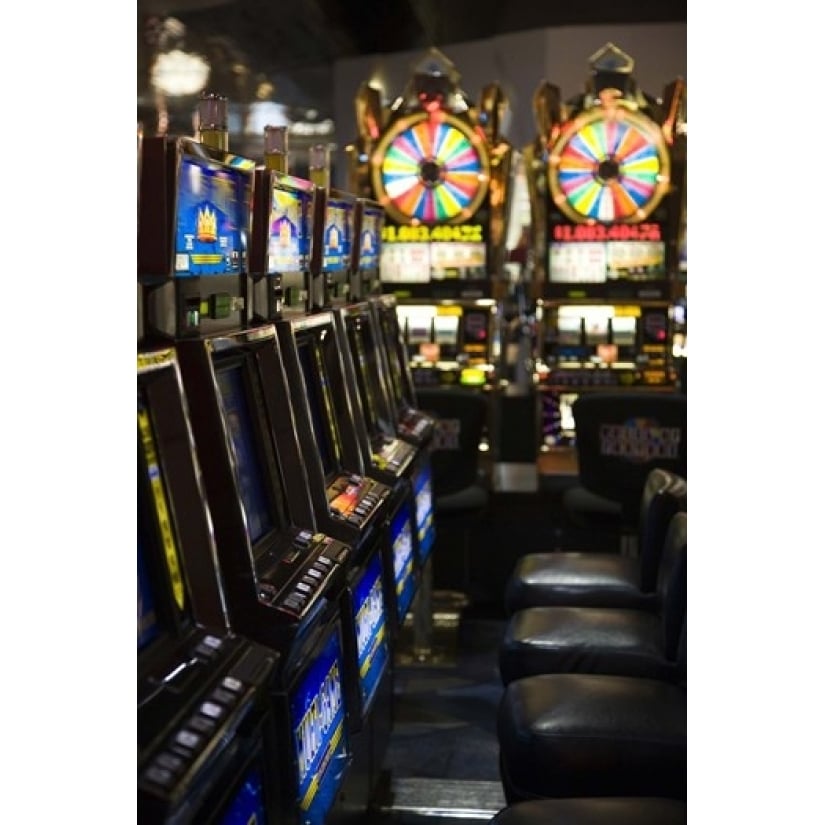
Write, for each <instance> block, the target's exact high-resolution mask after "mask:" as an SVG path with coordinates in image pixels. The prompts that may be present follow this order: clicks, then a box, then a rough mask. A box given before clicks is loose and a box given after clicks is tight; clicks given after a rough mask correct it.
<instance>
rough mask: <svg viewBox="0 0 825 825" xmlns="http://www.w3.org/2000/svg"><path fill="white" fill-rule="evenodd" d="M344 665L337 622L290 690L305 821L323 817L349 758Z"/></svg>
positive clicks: (313, 824)
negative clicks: (343, 676)
mask: <svg viewBox="0 0 825 825" xmlns="http://www.w3.org/2000/svg"><path fill="white" fill-rule="evenodd" d="M342 668H343V665H342V653H341V634H340V630H339V629H338V628H337V627H336V629H335V631H334V632H333V633H331V634H330V635H329V638H328V640H327V642H326V644H325V645H324V647H323V649H322V650H321V651H320V653H319V655H318V656H317V657H316V658H315V659H313V660H312V662H311V664H310V665H309V668H308V669H307V671H306V673H305V674H304V675H303V677H302V678H301V680H300V681H299V683H298V684H297V685H296V687H295V689H294V690H292V691H291V692H290V697H289V706H290V718H291V720H292V735H293V743H294V746H295V756H296V768H297V774H298V795H297V801H298V809H299V812H300V822H301V825H322V823H323V822H324V821H325V819H326V815H327V813H328V812H329V810H330V809H331V808H332V805H333V803H334V801H335V797H336V794H337V793H338V789H339V788H340V786H341V783H342V782H343V779H344V773H345V771H346V768H347V763H348V761H349V758H350V754H349V741H348V739H347V730H346V713H345V709H344V694H343V686H342Z"/></svg>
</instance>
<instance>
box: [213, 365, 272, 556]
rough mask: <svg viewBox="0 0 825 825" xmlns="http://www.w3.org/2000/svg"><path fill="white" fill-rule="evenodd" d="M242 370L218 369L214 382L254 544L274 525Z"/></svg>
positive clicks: (250, 535)
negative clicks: (231, 447) (219, 396)
mask: <svg viewBox="0 0 825 825" xmlns="http://www.w3.org/2000/svg"><path fill="white" fill-rule="evenodd" d="M242 369H243V368H242V367H241V366H234V367H230V368H226V369H220V370H218V372H217V380H218V389H219V390H220V394H221V401H222V403H223V408H224V417H225V420H226V426H227V429H228V430H229V436H230V438H231V440H232V446H233V448H234V451H235V459H236V461H237V470H238V484H239V486H240V490H239V492H240V496H241V503H242V504H243V508H244V512H245V514H246V522H247V527H248V529H249V538H250V540H251V541H253V542H255V541H257V540H258V539H259V538H261V536H263V535H264V534H266V533H267V532H269V531H270V530H271V529H272V528H273V526H274V525H273V520H272V513H271V510H270V507H269V502H268V500H267V493H266V488H265V487H264V476H263V468H262V467H261V463H260V459H259V457H258V451H257V449H256V444H255V438H254V434H253V433H254V430H253V424H252V416H251V414H250V411H249V400H248V397H247V391H246V388H245V387H244V383H243V375H242Z"/></svg>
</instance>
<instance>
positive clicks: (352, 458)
mask: <svg viewBox="0 0 825 825" xmlns="http://www.w3.org/2000/svg"><path fill="white" fill-rule="evenodd" d="M275 327H276V329H277V330H278V337H279V341H280V345H281V349H282V352H283V360H284V367H285V369H286V373H287V380H288V383H289V386H290V388H291V389H292V395H293V405H294V408H295V428H296V432H297V435H298V438H299V440H300V441H301V443H308V444H315V445H316V447H317V449H316V450H315V451H314V453H313V454H312V455H307V456H305V461H306V471H307V474H308V475H311V476H312V477H313V479H316V480H318V479H320V483H317V481H316V482H315V483H313V485H312V487H313V490H314V491H315V492H314V496H315V498H314V502H313V504H314V510H315V517H316V523H317V525H318V529H321V530H323V531H325V532H326V533H328V534H329V535H334V536H338V537H340V538H341V539H342V540H344V541H347V542H349V543H350V544H351V545H352V546H353V547H356V548H364V552H372V551H373V548H375V547H376V546H377V545H380V546H381V547H382V548H383V551H382V552H384V554H385V555H384V558H385V561H386V563H385V569H386V571H387V574H388V577H389V573H390V571H393V572H392V578H393V579H394V582H392V583H388V587H387V598H388V605H392V606H393V607H394V610H393V611H392V612H393V614H394V618H395V621H394V622H393V624H397V623H398V622H400V621H403V617H404V615H405V614H406V612H407V610H408V609H409V606H410V603H411V602H412V597H413V595H414V594H415V591H416V589H417V578H416V575H417V570H416V566H415V554H414V532H413V524H414V515H413V513H412V510H411V508H410V506H409V504H408V502H406V501H405V497H404V494H403V488H402V487H398V488H396V487H394V486H393V485H391V484H388V483H386V482H384V481H380V480H378V479H376V478H374V477H373V476H372V475H370V474H369V472H368V468H367V466H366V462H365V460H364V453H363V450H362V447H361V445H360V444H359V442H358V435H357V432H356V428H355V425H354V423H353V415H354V413H353V406H352V391H351V389H350V387H349V378H348V376H347V372H346V369H345V366H344V361H343V356H342V353H341V345H340V342H339V336H338V330H337V326H336V322H335V317H334V314H333V312H332V311H325V312H316V313H313V314H311V315H306V316H303V317H287V318H283V319H281V320H280V321H278V322H276V324H275ZM399 514H400V515H399ZM388 527H389V529H387V528H388ZM390 547H395V552H394V553H392V552H389V548H390ZM402 551H403V556H402V557H400V558H399V555H398V554H399V553H400V552H402ZM356 555H360V553H359V551H356Z"/></svg>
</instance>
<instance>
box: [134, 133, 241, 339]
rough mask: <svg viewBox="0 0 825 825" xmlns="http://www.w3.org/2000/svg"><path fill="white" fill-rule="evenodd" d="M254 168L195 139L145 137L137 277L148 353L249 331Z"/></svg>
mask: <svg viewBox="0 0 825 825" xmlns="http://www.w3.org/2000/svg"><path fill="white" fill-rule="evenodd" d="M254 168H255V163H254V161H251V160H249V159H248V158H243V157H241V156H239V155H233V154H231V153H229V152H226V151H223V150H221V149H216V148H214V147H211V146H207V145H205V144H204V143H199V142H197V141H195V140H193V139H192V138H186V137H178V138H171V137H167V136H161V137H152V138H149V137H144V138H143V141H142V150H141V169H140V189H139V215H138V244H137V247H138V255H137V259H138V263H137V277H138V283H139V285H140V293H141V294H140V304H141V311H140V315H141V317H142V325H143V333H144V337H143V340H144V342H145V344H146V345H147V346H148V345H152V344H154V343H159V344H163V343H164V342H166V343H168V342H169V341H171V340H181V339H184V338H194V337H198V336H201V335H209V334H214V333H217V332H222V331H225V330H229V329H236V328H240V327H242V326H244V325H246V323H247V321H248V311H249V306H248V283H247V279H248V254H247V253H248V250H247V243H248V236H249V231H250V223H251V206H252V198H253V188H254Z"/></svg>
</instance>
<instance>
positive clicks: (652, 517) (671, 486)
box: [639, 467, 687, 593]
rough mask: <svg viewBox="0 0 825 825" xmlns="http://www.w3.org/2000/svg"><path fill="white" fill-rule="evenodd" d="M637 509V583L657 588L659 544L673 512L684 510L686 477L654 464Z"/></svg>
mask: <svg viewBox="0 0 825 825" xmlns="http://www.w3.org/2000/svg"><path fill="white" fill-rule="evenodd" d="M639 509H640V512H639V573H640V587H641V589H642V591H644V592H645V593H652V592H653V591H654V590H655V589H656V578H657V575H658V573H659V563H660V561H661V559H662V547H663V546H664V543H665V536H666V535H667V528H668V526H669V524H670V519H671V517H672V516H673V514H674V513H678V512H681V511H687V481H686V480H685V479H684V478H682V477H681V476H678V475H676V473H671V472H670V471H668V470H663V469H662V468H661V467H654V468H653V469H652V470H651V471H650V472H649V473H648V475H647V481H646V482H645V487H644V490H643V491H642V501H641V505H640V508H639Z"/></svg>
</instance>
